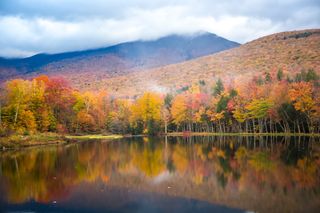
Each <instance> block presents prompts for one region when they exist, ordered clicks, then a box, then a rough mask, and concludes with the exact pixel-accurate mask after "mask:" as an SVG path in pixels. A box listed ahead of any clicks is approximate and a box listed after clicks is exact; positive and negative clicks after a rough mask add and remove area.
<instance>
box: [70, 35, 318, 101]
mask: <svg viewBox="0 0 320 213" xmlns="http://www.w3.org/2000/svg"><path fill="white" fill-rule="evenodd" d="M280 68H281V69H283V71H284V74H285V75H291V76H292V75H294V74H295V73H297V72H300V71H301V70H302V69H305V70H308V69H314V70H315V71H316V73H318V74H320V29H313V30H301V31H291V32H282V33H276V34H273V35H269V36H265V37H262V38H259V39H257V40H254V41H251V42H248V43H246V44H243V45H241V46H239V47H237V48H233V49H229V50H226V51H222V52H219V53H216V54H212V55H208V56H204V57H200V58H197V59H193V60H189V61H185V62H182V63H177V64H171V65H167V66H163V67H159V68H154V69H149V70H144V71H140V72H132V73H130V74H127V75H124V76H117V77H112V78H103V77H102V76H100V77H101V78H99V81H96V82H95V81H94V79H90V78H88V79H86V81H85V82H83V81H81V80H79V79H76V78H70V79H72V82H73V84H74V85H75V86H76V87H78V88H84V89H97V88H104V89H107V90H108V91H109V92H110V93H112V94H116V95H136V94H141V93H143V92H144V91H147V90H148V91H150V90H151V91H170V90H175V89H177V88H181V87H183V86H185V85H188V84H189V85H190V84H191V83H192V82H195V83H196V82H199V80H205V82H206V83H209V84H210V83H213V82H214V81H216V80H217V78H223V79H228V80H229V82H230V83H232V82H234V81H241V82H246V81H248V80H250V79H252V77H253V76H257V75H262V74H264V73H265V72H276V71H277V70H278V69H280ZM93 78H94V77H93ZM88 82H91V83H89V84H88ZM92 82H95V83H92Z"/></svg>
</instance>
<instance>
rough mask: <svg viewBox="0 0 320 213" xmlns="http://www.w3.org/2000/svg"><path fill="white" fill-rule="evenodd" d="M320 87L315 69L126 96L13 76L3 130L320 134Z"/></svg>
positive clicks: (1, 101)
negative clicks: (131, 96) (125, 97)
mask: <svg viewBox="0 0 320 213" xmlns="http://www.w3.org/2000/svg"><path fill="white" fill-rule="evenodd" d="M319 85H320V84H319V76H318V75H317V73H316V72H315V71H314V70H312V69H310V70H308V71H304V70H302V71H301V72H299V73H297V74H296V75H295V76H292V77H290V76H286V77H285V74H284V71H283V70H282V69H279V70H277V71H273V72H271V73H269V72H266V73H264V74H263V75H260V76H254V77H253V78H252V79H251V80H250V81H248V82H246V83H237V82H234V81H230V80H229V81H228V80H227V79H218V80H217V81H216V82H215V83H214V84H213V85H210V84H208V83H206V81H205V80H200V81H199V82H197V83H193V84H191V85H188V86H184V87H182V88H180V89H178V90H176V91H174V92H170V93H168V94H159V93H154V92H145V93H144V94H143V95H141V96H138V97H136V98H134V99H124V98H113V97H112V95H110V94H108V93H107V92H105V91H86V92H80V91H78V90H76V89H74V88H72V87H71V86H70V84H69V83H68V82H67V81H66V80H65V79H63V78H61V77H48V76H44V75H42V76H38V77H36V78H34V79H32V80H23V79H14V80H10V81H7V82H6V83H5V86H4V87H3V89H2V90H1V93H0V134H1V135H2V136H6V135H10V134H14V133H18V134H33V133H37V132H58V133H63V134H66V133H71V134H83V133H118V134H150V135H154V134H159V133H167V132H181V131H190V132H248V133H277V132H285V133H289V132H297V133H319V132H320V90H319Z"/></svg>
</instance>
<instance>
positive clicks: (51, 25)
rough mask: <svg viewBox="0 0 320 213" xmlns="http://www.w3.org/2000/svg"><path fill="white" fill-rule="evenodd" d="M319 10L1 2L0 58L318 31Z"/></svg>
mask: <svg viewBox="0 0 320 213" xmlns="http://www.w3.org/2000/svg"><path fill="white" fill-rule="evenodd" d="M106 2H107V3H106ZM319 8H320V7H319V3H317V1H312V0H305V1H303V0H294V1H281V3H279V2H278V1H270V0H260V1H248V0H247V1H243V2H241V3H239V1H234V0H231V1H228V3H226V1H222V2H215V1H209V0H202V1H196V0H185V1H180V0H178V1H160V0H155V1H149V3H148V2H145V1H142V0H132V1H124V0H117V1H115V0H114V1H102V0H95V1H84V0H78V1H75V0H69V1H62V0H46V1H43V0H42V1H40V0H28V1H24V0H10V1H9V0H2V1H1V3H0V34H1V36H0V46H1V49H0V56H4V57H25V56H30V55H33V54H37V53H40V52H47V53H57V52H64V51H74V50H83V49H89V48H96V47H103V46H109V45H113V44H116V43H121V42H125V41H132V40H137V39H142V40H150V39H156V38H159V37H162V36H165V35H169V34H174V33H175V34H190V33H194V32H197V31H209V32H212V33H215V34H217V35H219V36H222V37H225V38H227V39H230V40H233V41H237V42H240V43H244V42H247V41H250V40H253V39H255V38H258V37H261V36H264V35H268V34H271V33H275V32H279V31H286V30H296V29H306V28H318V27H319V25H320V24H319V20H320V15H319V14H320V9H319Z"/></svg>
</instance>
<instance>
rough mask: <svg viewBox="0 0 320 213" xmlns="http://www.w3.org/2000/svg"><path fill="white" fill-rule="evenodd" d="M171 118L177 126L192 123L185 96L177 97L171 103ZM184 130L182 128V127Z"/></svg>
mask: <svg viewBox="0 0 320 213" xmlns="http://www.w3.org/2000/svg"><path fill="white" fill-rule="evenodd" d="M171 116H172V119H173V123H175V124H176V125H177V126H178V128H179V126H181V125H183V124H186V123H190V122H192V116H191V110H190V108H189V107H188V97H187V94H180V95H177V96H176V97H175V98H174V99H173V101H172V107H171ZM183 128H184V126H183Z"/></svg>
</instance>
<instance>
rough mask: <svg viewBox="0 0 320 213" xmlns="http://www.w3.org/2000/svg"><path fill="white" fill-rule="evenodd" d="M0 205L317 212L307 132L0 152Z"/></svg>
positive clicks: (319, 175) (317, 179) (313, 144)
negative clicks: (300, 134) (289, 134)
mask: <svg viewBox="0 0 320 213" xmlns="http://www.w3.org/2000/svg"><path fill="white" fill-rule="evenodd" d="M0 192H1V195H2V198H0V205H1V206H2V207H1V208H2V209H4V210H5V211H36V212H43V211H46V212H48V211H49V212H168V211H174V212H241V211H257V212H317V210H318V209H319V208H320V144H319V138H312V137H265V136H263V137H233V136H225V137H217V136H194V137H185V138H184V137H166V138H125V139H120V140H114V141H103V140H100V141H90V142H89V141H88V142H82V143H77V144H73V145H67V146H57V147H45V148H35V149H28V150H20V151H8V152H2V153H1V156H0Z"/></svg>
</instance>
